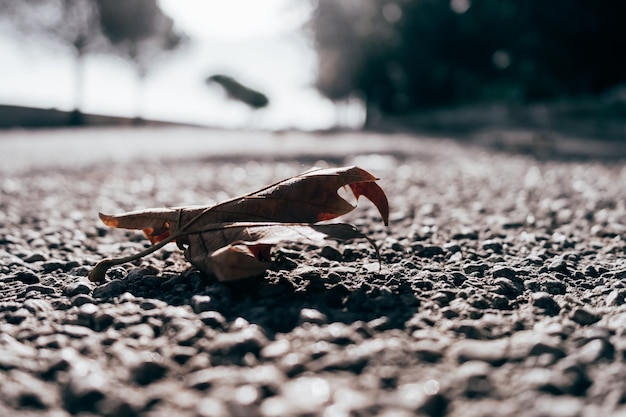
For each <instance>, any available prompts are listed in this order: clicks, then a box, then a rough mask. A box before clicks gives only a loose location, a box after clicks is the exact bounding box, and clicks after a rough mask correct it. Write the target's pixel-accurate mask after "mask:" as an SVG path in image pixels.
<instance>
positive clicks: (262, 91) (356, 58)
mask: <svg viewBox="0 0 626 417" xmlns="http://www.w3.org/2000/svg"><path fill="white" fill-rule="evenodd" d="M625 20H626V1H621V0H617V1H616V0H553V1H550V2H545V1H542V0H525V1H518V0H368V1H362V0H264V1H262V2H258V1H252V0H229V1H214V0H19V1H18V0H0V54H1V56H2V65H0V126H4V127H7V126H14V125H22V126H24V125H26V126H46V125H66V124H74V125H79V124H102V123H104V124H106V123H140V122H143V123H155V122H168V123H183V124H193V125H202V126H212V127H224V128H244V129H267V130H282V129H300V130H319V129H333V128H363V127H365V128H373V129H396V128H409V129H423V130H439V129H445V130H451V131H455V130H456V131H459V132H463V131H467V130H468V129H472V128H474V127H476V126H494V125H497V126H503V127H536V128H540V129H541V128H555V129H560V130H562V131H565V132H566V133H571V134H584V135H591V136H594V137H602V138H605V139H623V138H626V58H625V56H626V55H625V52H624V51H626V25H625V24H624V21H625ZM109 116H115V118H111V117H109Z"/></svg>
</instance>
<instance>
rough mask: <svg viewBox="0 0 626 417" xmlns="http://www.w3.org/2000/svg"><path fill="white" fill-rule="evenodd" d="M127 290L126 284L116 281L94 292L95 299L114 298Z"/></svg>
mask: <svg viewBox="0 0 626 417" xmlns="http://www.w3.org/2000/svg"><path fill="white" fill-rule="evenodd" d="M127 288H128V286H127V285H126V282H124V281H122V280H119V279H114V280H111V281H109V282H107V283H106V284H104V285H101V286H100V287H97V288H96V289H95V290H93V296H94V297H95V298H113V297H116V296H118V295H120V294H122V293H123V292H124V291H126V289H127Z"/></svg>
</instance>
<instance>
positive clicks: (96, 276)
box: [88, 232, 183, 282]
mask: <svg viewBox="0 0 626 417" xmlns="http://www.w3.org/2000/svg"><path fill="white" fill-rule="evenodd" d="M182 234H183V233H182V232H176V233H174V234H172V235H170V236H169V237H167V238H166V239H163V240H162V241H160V242H159V243H157V244H156V245H152V246H150V247H149V248H147V249H144V250H142V251H141V252H138V253H136V254H134V255H129V256H124V257H122V258H106V259H103V260H101V261H100V262H98V263H97V264H96V266H95V267H94V268H93V269H92V270H91V272H90V273H89V275H88V278H89V281H92V282H101V281H104V277H105V275H106V273H107V271H108V270H109V268H111V267H113V266H116V265H121V264H125V263H126V262H132V261H134V260H137V259H139V258H143V257H144V256H146V255H149V254H151V253H152V252H154V251H157V250H159V249H161V248H162V247H163V246H165V245H167V244H168V243H170V242H171V241H173V240H175V239H176V238H177V237H180V236H181V235H182Z"/></svg>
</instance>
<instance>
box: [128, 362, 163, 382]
mask: <svg viewBox="0 0 626 417" xmlns="http://www.w3.org/2000/svg"><path fill="white" fill-rule="evenodd" d="M166 373H167V366H165V364H163V363H161V362H159V361H154V360H145V361H142V362H140V363H139V364H138V365H136V366H135V367H134V368H133V369H132V370H131V376H132V378H133V381H135V382H136V383H137V384H139V385H149V384H151V383H153V382H155V381H158V380H159V379H161V378H163V377H164V376H165V374H166Z"/></svg>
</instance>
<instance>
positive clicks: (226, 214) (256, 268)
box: [90, 167, 389, 281]
mask: <svg viewBox="0 0 626 417" xmlns="http://www.w3.org/2000/svg"><path fill="white" fill-rule="evenodd" d="M376 180H377V178H376V177H374V176H373V175H371V174H370V173H369V172H367V171H365V170H363V169H361V168H358V167H344V168H330V169H313V170H310V171H307V172H304V173H302V174H300V175H296V176H294V177H292V178H289V179H286V180H283V181H280V182H277V183H275V184H272V185H270V186H267V187H265V188H262V189H261V190H258V191H256V192H253V193H250V194H246V195H243V196H240V197H236V198H233V199H230V200H227V201H224V202H222V203H219V204H216V205H213V206H207V207H180V208H159V209H147V210H141V211H135V212H129V213H123V214H120V215H113V216H112V215H107V214H102V213H100V218H101V219H102V221H103V222H104V224H106V225H108V226H111V227H119V228H126V229H137V230H142V231H143V232H144V233H145V234H146V236H147V237H148V239H150V241H151V242H152V243H153V244H154V245H155V246H153V248H155V249H156V248H157V247H161V246H163V245H164V244H165V243H167V242H170V241H176V242H177V244H178V246H179V247H180V248H181V249H185V257H186V258H187V259H188V260H189V261H190V262H191V263H192V264H193V265H194V266H196V267H197V268H198V269H200V270H202V271H204V272H206V273H213V274H215V275H216V276H217V278H218V279H220V280H233V279H241V278H246V277H249V276H254V275H258V274H260V273H262V272H263V271H265V270H266V269H267V268H268V267H269V265H270V262H269V249H270V248H271V246H273V245H276V244H278V243H280V242H283V241H294V240H300V241H302V240H304V241H310V242H313V243H317V244H319V243H320V242H321V241H323V239H325V238H330V239H337V240H348V239H354V238H365V236H364V235H362V234H361V233H360V232H358V231H356V229H354V227H352V226H350V225H345V224H332V225H318V224H315V223H317V222H319V221H323V220H330V219H334V218H336V217H338V216H341V215H343V214H346V213H348V212H350V211H352V210H353V209H354V208H355V206H354V205H352V204H350V203H349V202H348V201H346V200H345V199H343V198H342V197H340V196H339V195H338V194H337V190H338V189H339V188H341V187H344V186H348V187H349V188H350V189H351V190H352V193H353V194H354V195H355V197H356V198H357V200H358V198H359V197H360V196H364V197H366V198H368V199H369V200H370V201H372V202H373V203H374V205H375V206H376V208H377V209H378V211H379V212H380V214H381V217H382V219H383V221H384V223H385V225H387V224H388V217H389V204H388V202H387V197H386V196H385V193H384V192H383V190H382V189H381V188H380V187H379V186H378V185H377V184H376V183H375V181H376ZM149 251H150V249H148V250H147V251H144V252H147V253H150V252H149ZM144 252H142V254H141V256H145V254H147V253H144ZM128 259H129V258H128V257H127V258H120V259H118V260H111V259H106V260H104V261H102V262H101V263H100V264H98V265H97V266H96V268H95V269H94V271H92V273H91V274H90V279H91V280H93V281H99V280H102V279H104V274H105V273H106V269H108V268H109V267H110V266H112V265H116V264H119V263H122V261H124V262H128ZM133 259H137V258H133Z"/></svg>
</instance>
